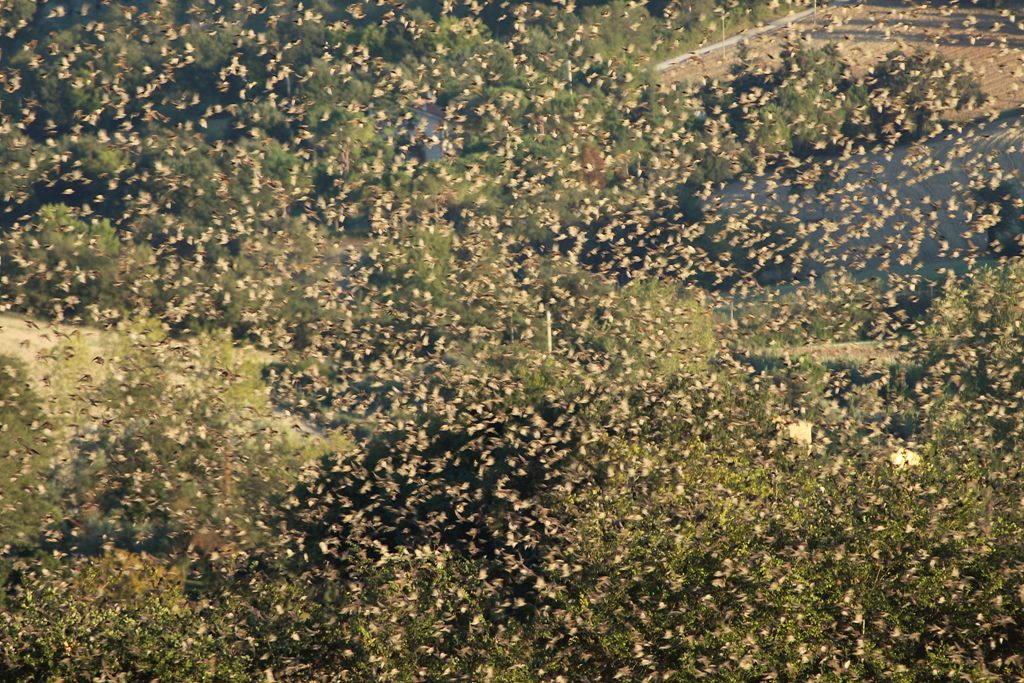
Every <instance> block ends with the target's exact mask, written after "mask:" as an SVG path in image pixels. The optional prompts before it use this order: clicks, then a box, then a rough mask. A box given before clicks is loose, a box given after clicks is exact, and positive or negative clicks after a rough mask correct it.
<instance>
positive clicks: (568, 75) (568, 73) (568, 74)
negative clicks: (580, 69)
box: [565, 59, 572, 92]
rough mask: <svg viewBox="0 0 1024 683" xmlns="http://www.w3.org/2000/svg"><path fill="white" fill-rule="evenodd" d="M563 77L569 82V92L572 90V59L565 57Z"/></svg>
mask: <svg viewBox="0 0 1024 683" xmlns="http://www.w3.org/2000/svg"><path fill="white" fill-rule="evenodd" d="M565 77H566V80H568V82H569V92H572V60H571V59H567V60H566V61H565Z"/></svg>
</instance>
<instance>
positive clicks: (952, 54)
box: [665, 0, 1024, 111]
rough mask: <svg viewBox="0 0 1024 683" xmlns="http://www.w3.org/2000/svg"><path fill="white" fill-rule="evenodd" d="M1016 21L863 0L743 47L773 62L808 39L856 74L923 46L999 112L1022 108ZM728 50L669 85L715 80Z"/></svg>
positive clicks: (1021, 40)
mask: <svg viewBox="0 0 1024 683" xmlns="http://www.w3.org/2000/svg"><path fill="white" fill-rule="evenodd" d="M1019 11H1020V14H1021V16H1014V15H1013V14H1012V12H1010V11H1007V10H995V9H987V8H978V7H973V6H971V4H970V3H969V2H961V3H947V2H928V3H912V2H902V1H899V0H870V1H867V2H864V3H863V4H861V5H859V6H852V5H851V6H844V7H838V8H834V9H829V10H822V11H821V13H820V17H819V18H818V19H817V20H815V21H810V22H806V23H799V24H794V25H792V26H790V27H789V28H787V29H785V30H782V31H779V32H775V33H772V34H768V35H763V36H758V37H756V38H753V39H751V40H750V41H748V42H747V46H748V47H749V49H750V55H751V58H752V59H756V60H764V61H767V62H771V61H773V60H776V59H778V56H779V54H780V53H781V51H782V50H783V49H784V46H785V45H786V43H787V41H789V40H791V39H796V38H801V37H802V38H807V39H810V40H812V41H814V42H818V43H826V42H835V43H837V44H838V45H839V49H840V52H841V53H842V55H843V57H844V58H845V59H846V60H847V61H848V62H850V63H851V64H852V65H853V66H854V71H855V72H856V73H859V74H863V73H865V72H867V71H868V70H869V69H870V68H871V67H872V66H873V65H874V64H876V63H877V62H878V61H880V60H881V59H882V58H883V57H884V56H885V54H886V53H888V52H890V51H892V50H902V51H912V50H914V49H916V48H919V47H920V48H925V49H926V50H931V51H935V52H938V53H940V54H942V55H944V56H946V57H947V58H949V59H958V60H963V61H964V62H965V63H966V64H967V65H968V66H969V67H970V68H971V69H973V70H974V71H975V72H977V74H978V76H979V78H980V81H981V85H982V88H983V89H984V91H985V92H986V94H988V95H989V96H990V98H991V102H990V105H989V106H990V107H991V108H992V109H994V110H997V111H1004V110H1007V109H1011V108H1014V107H1019V106H1021V105H1024V7H1022V8H1020V10H1019ZM737 53H738V49H737V48H729V49H725V50H722V51H721V52H716V53H714V54H712V55H707V56H705V57H704V58H703V59H702V60H693V61H690V62H687V63H685V64H684V65H682V66H680V67H678V68H676V69H673V70H672V71H669V72H667V73H666V74H665V77H666V78H667V79H668V80H673V81H680V82H693V81H699V80H701V79H704V78H721V77H723V76H725V75H727V74H728V70H729V67H730V66H731V65H732V64H734V63H735V61H736V59H737Z"/></svg>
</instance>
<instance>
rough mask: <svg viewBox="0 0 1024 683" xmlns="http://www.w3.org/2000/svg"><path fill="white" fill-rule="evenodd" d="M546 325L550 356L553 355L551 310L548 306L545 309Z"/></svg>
mask: <svg viewBox="0 0 1024 683" xmlns="http://www.w3.org/2000/svg"><path fill="white" fill-rule="evenodd" d="M544 324H545V327H546V332H547V335H546V339H547V343H548V345H547V348H548V355H549V356H550V355H551V309H550V308H548V307H547V306H545V307H544Z"/></svg>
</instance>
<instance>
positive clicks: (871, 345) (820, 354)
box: [755, 341, 900, 365]
mask: <svg viewBox="0 0 1024 683" xmlns="http://www.w3.org/2000/svg"><path fill="white" fill-rule="evenodd" d="M755 355H758V356H763V357H765V358H784V357H786V356H788V357H790V358H809V359H811V360H815V361H818V362H822V363H825V362H840V363H850V364H856V365H863V364H867V363H881V364H884V365H888V364H892V363H895V362H897V361H898V360H899V357H900V356H899V353H898V352H897V351H895V350H894V349H893V348H892V346H891V345H889V344H885V343H883V342H875V341H856V342H833V343H821V344H807V345H804V346H785V347H783V346H769V347H765V348H763V349H759V350H758V351H756V352H755Z"/></svg>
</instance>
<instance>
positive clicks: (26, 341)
mask: <svg viewBox="0 0 1024 683" xmlns="http://www.w3.org/2000/svg"><path fill="white" fill-rule="evenodd" d="M111 335H112V333H108V332H103V331H101V330H97V329H95V328H91V327H74V326H71V325H61V324H54V323H48V322H44V321H38V320H31V319H28V318H26V317H24V316H18V315H13V314H0V354H3V355H7V356H13V357H14V358H17V359H18V360H20V361H22V362H23V363H24V364H25V366H26V368H27V369H28V372H29V376H30V378H31V379H32V381H33V382H34V383H39V384H42V385H45V382H44V380H45V379H46V377H47V376H48V374H49V369H50V367H51V366H52V362H53V361H54V355H53V354H54V350H55V349H57V348H58V347H59V346H62V345H65V344H66V343H68V342H72V343H74V344H75V345H76V346H80V348H82V349H83V350H84V351H85V352H86V353H89V354H91V355H92V356H93V357H99V358H101V357H103V356H104V355H105V354H106V353H107V352H108V350H109V348H110V345H111V341H112V340H111Z"/></svg>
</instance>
